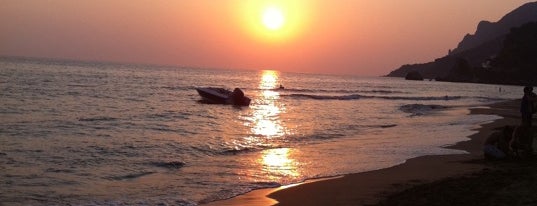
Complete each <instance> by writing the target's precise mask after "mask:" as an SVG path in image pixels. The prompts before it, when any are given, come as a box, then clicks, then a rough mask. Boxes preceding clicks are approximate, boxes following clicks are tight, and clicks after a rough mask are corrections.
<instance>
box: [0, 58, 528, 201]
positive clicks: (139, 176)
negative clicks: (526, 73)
mask: <svg viewBox="0 0 537 206" xmlns="http://www.w3.org/2000/svg"><path fill="white" fill-rule="evenodd" d="M327 69H330V68H327ZM334 69H335V68H334ZM280 85H282V86H283V87H284V89H280ZM196 87H222V88H227V89H230V90H232V89H234V88H240V89H242V90H243V92H244V93H245V95H246V96H247V97H250V98H251V99H252V101H251V104H250V106H247V107H237V106H232V105H218V104H206V103H204V102H203V101H201V97H200V96H199V95H198V94H197V92H196V90H195V88H196ZM521 94H522V88H520V87H517V86H505V85H487V84H470V83H449V82H437V81H429V80H425V81H407V80H404V79H402V78H389V77H360V76H352V75H327V74H307V73H288V72H279V71H277V70H231V69H224V68H222V69H218V68H215V69H207V68H192V67H176V66H157V65H141V64H120V63H102V62H78V61H69V60H52V59H30V58H11V57H10V58H8V57H3V58H0V185H1V186H0V203H2V204H5V205H202V204H204V203H208V202H212V201H216V200H221V199H226V198H230V197H233V196H237V195H240V194H244V193H247V192H249V191H252V190H255V189H261V188H271V187H279V186H283V185H289V184H293V183H299V182H302V181H304V180H308V179H315V178H322V177H333V176H338V175H344V174H350V173H358V172H364V171H371V170H376V169H381V168H387V167H391V166H394V165H398V164H401V163H404V162H405V161H406V160H408V159H410V158H414V157H418V156H424V155H439V154H464V153H467V152H466V151H461V150H454V149H448V148H446V146H450V145H453V144H455V143H457V142H460V141H465V140H468V136H469V135H471V134H474V133H476V131H475V129H477V128H479V125H481V124H484V123H488V122H491V121H493V120H496V119H499V118H500V117H499V116H496V115H470V112H469V111H470V110H469V109H471V108H481V107H486V106H487V105H489V104H492V103H496V102H501V101H506V100H512V99H517V98H520V97H521Z"/></svg>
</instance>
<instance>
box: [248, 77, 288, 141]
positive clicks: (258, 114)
mask: <svg viewBox="0 0 537 206" xmlns="http://www.w3.org/2000/svg"><path fill="white" fill-rule="evenodd" d="M278 78H279V73H278V72H277V71H272V70H265V71H262V73H261V80H260V81H259V89H260V90H261V93H260V102H261V104H259V105H256V106H255V108H254V112H253V123H254V125H253V127H252V133H253V134H254V135H256V136H262V137H265V138H274V137H282V136H284V135H285V134H286V132H285V131H286V129H285V127H284V125H283V123H282V121H281V120H280V115H281V113H282V112H285V108H284V106H283V105H281V104H280V103H279V102H278V100H279V99H280V93H279V92H278V91H275V90H273V89H274V88H276V86H277V83H278Z"/></svg>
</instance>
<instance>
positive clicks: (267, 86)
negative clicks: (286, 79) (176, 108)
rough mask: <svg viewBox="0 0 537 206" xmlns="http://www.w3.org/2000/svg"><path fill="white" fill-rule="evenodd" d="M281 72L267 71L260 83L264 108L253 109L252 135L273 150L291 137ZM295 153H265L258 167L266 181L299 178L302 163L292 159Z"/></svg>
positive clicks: (261, 104) (275, 151)
mask: <svg viewBox="0 0 537 206" xmlns="http://www.w3.org/2000/svg"><path fill="white" fill-rule="evenodd" d="M278 82H279V72H277V71H271V70H265V71H262V73H261V78H260V81H259V89H260V91H261V92H260V94H259V100H260V104H258V105H256V106H255V108H253V114H252V120H253V121H252V122H253V126H252V127H251V131H252V133H253V134H254V136H256V137H257V138H264V141H265V142H267V143H268V145H271V146H272V147H278V146H279V145H278V144H279V143H278V142H283V141H285V140H283V138H285V137H286V136H287V135H290V132H289V131H288V130H287V128H286V126H285V122H283V121H282V119H281V116H282V114H284V113H285V105H284V104H282V103H281V101H279V100H280V91H279V90H278V89H277V88H279V85H278ZM292 152H293V150H291V149H289V148H276V149H267V150H263V152H261V155H260V157H259V159H258V160H257V164H258V165H259V166H260V167H261V169H262V172H263V173H265V177H266V178H269V179H271V180H278V179H280V178H284V177H298V176H299V175H300V174H299V172H298V169H297V165H298V163H297V162H296V161H295V160H294V159H292V158H290V156H291V155H292Z"/></svg>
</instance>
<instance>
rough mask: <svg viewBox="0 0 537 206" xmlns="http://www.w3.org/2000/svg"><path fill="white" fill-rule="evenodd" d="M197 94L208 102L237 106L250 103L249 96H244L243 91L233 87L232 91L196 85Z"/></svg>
mask: <svg viewBox="0 0 537 206" xmlns="http://www.w3.org/2000/svg"><path fill="white" fill-rule="evenodd" d="M196 91H198V94H199V95H200V96H201V97H202V98H203V101H204V102H207V103H210V104H231V105H237V106H248V105H250V101H251V100H250V98H248V97H246V96H244V93H243V92H242V91H241V90H240V89H238V88H235V90H234V91H229V90H227V89H224V88H218V87H198V88H196Z"/></svg>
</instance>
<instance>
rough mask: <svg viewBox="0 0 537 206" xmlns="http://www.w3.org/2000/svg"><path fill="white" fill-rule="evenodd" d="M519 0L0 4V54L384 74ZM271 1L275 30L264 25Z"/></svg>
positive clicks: (12, 0) (9, 0)
mask: <svg viewBox="0 0 537 206" xmlns="http://www.w3.org/2000/svg"><path fill="white" fill-rule="evenodd" d="M527 2H531V1H522V0H471V1H470V0H295V1H293V0H279V1H278V0H274V1H255V0H176V1H170V0H0V28H1V30H0V55H2V56H31V57H51V58H63V59H81V60H103V61H114V62H132V63H151V64H163V65H179V66H195V67H209V68H237V69H274V70H280V71H293V72H307V73H337V74H357V75H368V76H371V75H375V76H378V75H384V74H387V73H388V72H390V71H391V70H393V69H396V68H398V67H399V66H400V65H402V64H407V63H419V62H426V61H430V60H433V59H434V58H437V57H441V56H443V55H445V54H447V52H448V50H449V49H452V48H454V47H456V45H457V43H458V42H459V41H460V40H461V39H462V38H463V36H464V35H465V34H467V33H474V32H475V29H476V26H477V24H478V23H479V21H480V20H488V21H494V22H495V21H498V20H499V19H500V18H501V17H502V16H503V15H505V14H507V13H508V12H510V11H512V10H513V9H515V8H517V7H519V6H521V5H522V4H524V3H527ZM268 7H274V8H276V9H277V10H278V11H279V15H280V17H279V18H283V24H282V26H281V28H278V29H275V30H271V29H269V28H267V27H265V26H264V24H263V18H264V17H263V13H264V12H263V11H265V10H266V9H267V8H268Z"/></svg>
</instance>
